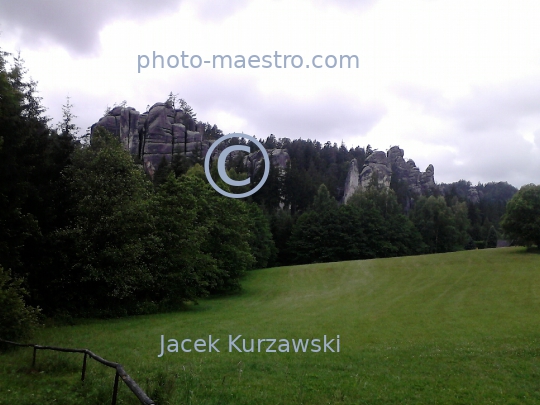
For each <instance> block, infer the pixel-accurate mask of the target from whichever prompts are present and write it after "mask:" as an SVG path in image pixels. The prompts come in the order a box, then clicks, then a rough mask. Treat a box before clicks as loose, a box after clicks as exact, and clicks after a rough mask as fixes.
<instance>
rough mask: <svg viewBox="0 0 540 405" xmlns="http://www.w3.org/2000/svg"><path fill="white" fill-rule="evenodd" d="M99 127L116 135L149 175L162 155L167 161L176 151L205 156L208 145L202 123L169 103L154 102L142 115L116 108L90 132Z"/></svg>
mask: <svg viewBox="0 0 540 405" xmlns="http://www.w3.org/2000/svg"><path fill="white" fill-rule="evenodd" d="M98 126H101V127H104V128H105V129H106V130H108V131H109V132H111V133H113V134H115V135H116V136H118V137H119V139H120V141H121V142H122V144H123V145H124V147H125V148H126V150H129V151H130V153H131V154H132V155H133V156H136V157H138V158H139V159H140V161H141V162H143V165H144V168H145V170H146V172H147V173H149V174H150V176H153V175H154V172H155V171H156V169H157V167H158V165H159V163H160V162H161V160H162V159H163V157H165V159H166V160H167V161H169V162H170V161H171V159H172V158H173V156H174V155H175V154H183V155H185V156H188V157H189V156H193V155H194V154H199V155H200V156H203V157H204V156H205V155H206V152H207V151H208V148H209V144H210V142H209V141H207V140H206V141H205V140H204V139H203V134H204V124H203V123H202V122H197V121H195V120H193V119H192V118H191V117H190V116H189V115H187V114H185V113H184V112H183V111H182V110H181V109H174V108H173V107H172V106H171V105H170V104H168V103H156V104H154V105H153V106H152V107H151V108H150V109H149V110H148V111H147V112H145V113H143V114H140V113H139V111H137V110H135V109H134V108H133V107H115V108H113V109H112V110H111V111H110V112H109V113H108V114H107V115H105V116H104V117H103V118H101V119H100V120H99V121H98V122H97V123H95V124H94V125H92V128H91V134H93V132H94V130H95V129H96V128H97V127H98Z"/></svg>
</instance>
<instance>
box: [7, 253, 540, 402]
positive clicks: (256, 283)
mask: <svg viewBox="0 0 540 405" xmlns="http://www.w3.org/2000/svg"><path fill="white" fill-rule="evenodd" d="M243 287H244V291H243V292H242V293H241V294H239V295H235V296H229V297H221V298H216V299H208V300H203V301H201V302H200V304H199V305H194V306H191V307H189V308H188V309H186V310H185V311H181V312H175V313H168V314H160V315H152V316H139V317H131V318H125V319H119V320H107V321H88V322H85V323H84V324H80V325H76V326H63V327H50V328H45V329H42V330H40V331H39V332H38V334H37V336H36V337H35V338H34V339H33V340H34V342H35V343H38V344H44V345H57V346H64V347H78V348H89V349H90V350H92V351H94V352H95V353H97V354H99V355H101V356H103V357H105V358H106V359H109V360H112V361H117V362H119V363H121V364H122V365H124V368H125V369H126V370H127V372H128V373H129V374H130V375H131V376H132V377H133V378H134V379H135V380H136V381H137V382H138V383H139V385H141V387H142V388H143V389H145V390H146V391H147V393H148V395H150V397H152V398H153V399H155V400H157V403H158V404H160V405H163V404H216V405H217V404H220V405H222V404H235V405H239V404H272V405H274V404H540V254H538V253H530V252H526V251H525V250H524V249H522V248H510V249H490V250H479V251H478V250H477V251H467V252H457V253H447V254H438V255H426V256H415V257H404V258H393V259H378V260H366V261H353V262H342V263H325V264H317V265H309V266H295V267H283V268H275V269H266V270H258V271H254V272H251V273H249V274H248V276H247V277H246V279H245V280H244V282H243ZM239 334H241V335H242V337H243V338H246V339H252V338H253V339H255V344H257V339H263V338H275V339H289V340H291V339H299V338H301V339H313V338H322V337H323V335H327V336H328V337H329V338H330V339H332V338H335V337H336V335H340V352H339V353H337V352H335V353H331V352H326V353H324V352H318V353H314V352H306V353H295V352H294V351H293V352H289V353H281V352H276V353H266V352H264V351H263V352H262V353H256V352H254V353H237V352H236V353H230V352H229V351H228V336H229V335H233V336H237V335H239ZM161 335H164V336H165V339H166V340H168V339H176V340H178V341H181V340H183V339H187V338H189V339H193V340H194V339H198V338H203V339H207V338H208V335H212V337H213V339H216V338H219V339H220V341H219V343H218V344H217V345H216V346H217V348H218V349H219V350H221V352H220V353H214V352H212V353H207V352H205V353H197V352H194V351H192V352H191V353H184V352H182V351H180V352H178V353H165V354H164V355H163V357H161V358H158V354H160V350H161V349H160V347H161V343H160V337H161ZM265 344H266V343H262V347H263V350H264V347H266V346H265ZM239 346H241V345H239ZM332 347H333V348H334V350H335V349H336V346H335V343H334V344H333V346H332ZM274 348H275V347H274ZM31 359H32V350H31V349H17V350H15V351H12V352H9V353H7V354H3V355H1V356H0V404H45V403H47V404H52V403H54V404H106V403H110V400H111V392H112V385H113V380H114V371H113V370H112V369H109V368H106V367H104V366H102V365H100V364H98V363H96V362H95V361H92V360H90V361H89V366H88V372H87V377H86V382H85V384H84V385H83V384H81V382H80V369H81V364H82V355H78V354H69V353H55V352H44V351H39V352H38V357H37V364H36V369H35V370H33V369H31V367H30V365H31ZM120 385H121V386H120V392H119V401H118V403H119V404H136V403H137V400H136V399H135V397H134V396H133V395H132V394H131V392H129V390H128V389H127V387H125V386H124V385H123V384H120Z"/></svg>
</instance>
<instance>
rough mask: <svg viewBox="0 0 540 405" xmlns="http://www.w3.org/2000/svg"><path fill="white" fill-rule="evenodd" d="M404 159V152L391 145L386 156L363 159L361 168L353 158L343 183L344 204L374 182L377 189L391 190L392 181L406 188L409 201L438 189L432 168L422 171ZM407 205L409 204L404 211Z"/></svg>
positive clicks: (372, 156)
mask: <svg viewBox="0 0 540 405" xmlns="http://www.w3.org/2000/svg"><path fill="white" fill-rule="evenodd" d="M403 156H404V152H403V149H400V148H399V147H397V146H393V147H392V148H390V149H389V150H388V152H387V153H385V152H382V151H375V152H373V153H372V154H371V155H369V156H368V157H367V158H366V160H365V162H364V165H363V167H362V168H361V169H360V168H359V167H358V162H357V161H356V159H353V160H352V161H351V165H350V167H349V172H348V174H347V178H346V180H345V189H344V194H343V202H344V203H346V202H347V200H348V199H349V198H350V197H351V196H352V195H353V194H354V193H355V192H356V191H357V190H366V189H367V188H368V187H369V185H370V184H372V183H374V182H375V180H376V182H377V184H378V186H379V187H384V188H390V183H391V182H394V183H395V184H402V185H405V186H406V188H407V191H408V194H409V195H410V196H411V198H414V197H415V196H419V195H422V194H424V195H425V194H429V193H431V192H433V191H434V190H435V189H436V188H437V185H436V184H435V179H434V174H435V170H434V168H433V165H429V166H428V167H427V169H426V171H425V172H421V171H420V169H419V168H418V167H416V164H415V163H414V161H412V160H410V159H409V160H407V161H405V159H404V158H403ZM409 206H410V201H408V202H407V207H406V208H409Z"/></svg>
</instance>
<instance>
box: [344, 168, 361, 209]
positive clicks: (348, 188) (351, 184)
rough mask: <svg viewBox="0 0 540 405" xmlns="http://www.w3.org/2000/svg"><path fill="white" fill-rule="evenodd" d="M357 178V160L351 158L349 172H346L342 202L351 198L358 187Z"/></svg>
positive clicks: (358, 176) (358, 174)
mask: <svg viewBox="0 0 540 405" xmlns="http://www.w3.org/2000/svg"><path fill="white" fill-rule="evenodd" d="M359 178H360V173H359V172H358V161H357V160H356V159H353V160H351V164H350V166H349V172H348V173H347V178H346V179H345V188H344V194H343V201H344V202H347V200H348V199H349V198H351V197H352V195H353V194H354V193H355V192H356V190H357V189H358V181H359Z"/></svg>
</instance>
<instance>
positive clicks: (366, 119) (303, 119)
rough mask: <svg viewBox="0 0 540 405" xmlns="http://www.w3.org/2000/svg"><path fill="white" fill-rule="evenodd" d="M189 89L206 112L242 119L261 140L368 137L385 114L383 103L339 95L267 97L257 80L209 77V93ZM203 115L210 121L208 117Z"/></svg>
mask: <svg viewBox="0 0 540 405" xmlns="http://www.w3.org/2000/svg"><path fill="white" fill-rule="evenodd" d="M186 82H188V81H186ZM184 88H185V87H184ZM185 90H186V92H187V93H192V94H193V97H192V98H190V99H189V100H193V103H194V104H198V105H201V106H204V108H205V109H206V110H207V111H210V110H214V109H220V110H222V111H225V112H228V113H231V114H234V115H236V116H238V117H241V118H243V119H245V120H246V121H247V122H249V124H250V126H251V127H254V128H256V130H257V133H256V134H255V135H256V136H262V137H266V136H268V135H270V133H273V134H274V135H276V136H277V137H289V138H300V137H301V138H303V139H308V138H310V139H312V140H315V139H317V140H319V141H321V142H325V141H327V140H329V139H346V138H347V137H350V136H353V135H355V136H362V135H364V134H366V133H367V132H368V131H369V130H370V129H371V128H373V127H374V126H375V125H376V124H377V123H378V122H379V121H380V120H381V118H382V117H383V115H384V114H385V109H384V108H383V106H382V105H376V104H360V103H359V102H358V101H357V100H355V99H350V98H347V97H345V96H343V95H341V94H338V93H330V94H329V93H326V94H324V95H320V96H316V97H313V98H310V99H308V100H306V99H302V100H296V99H295V98H294V97H293V96H291V95H287V94H279V95H276V94H272V95H264V94H262V93H261V92H260V91H258V90H257V86H256V84H255V82H251V81H250V80H249V79H248V78H245V77H244V78H241V79H237V80H231V79H229V80H218V79H215V78H214V79H210V78H209V79H208V80H206V82H205V87H204V89H201V88H199V89H198V90H197V91H193V92H192V91H191V90H190V89H189V88H185ZM188 102H189V101H188ZM198 117H199V118H201V119H203V120H205V118H204V114H203V113H200V114H199V115H198ZM216 124H217V125H218V126H219V123H216ZM238 130H242V128H239V129H238Z"/></svg>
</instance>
